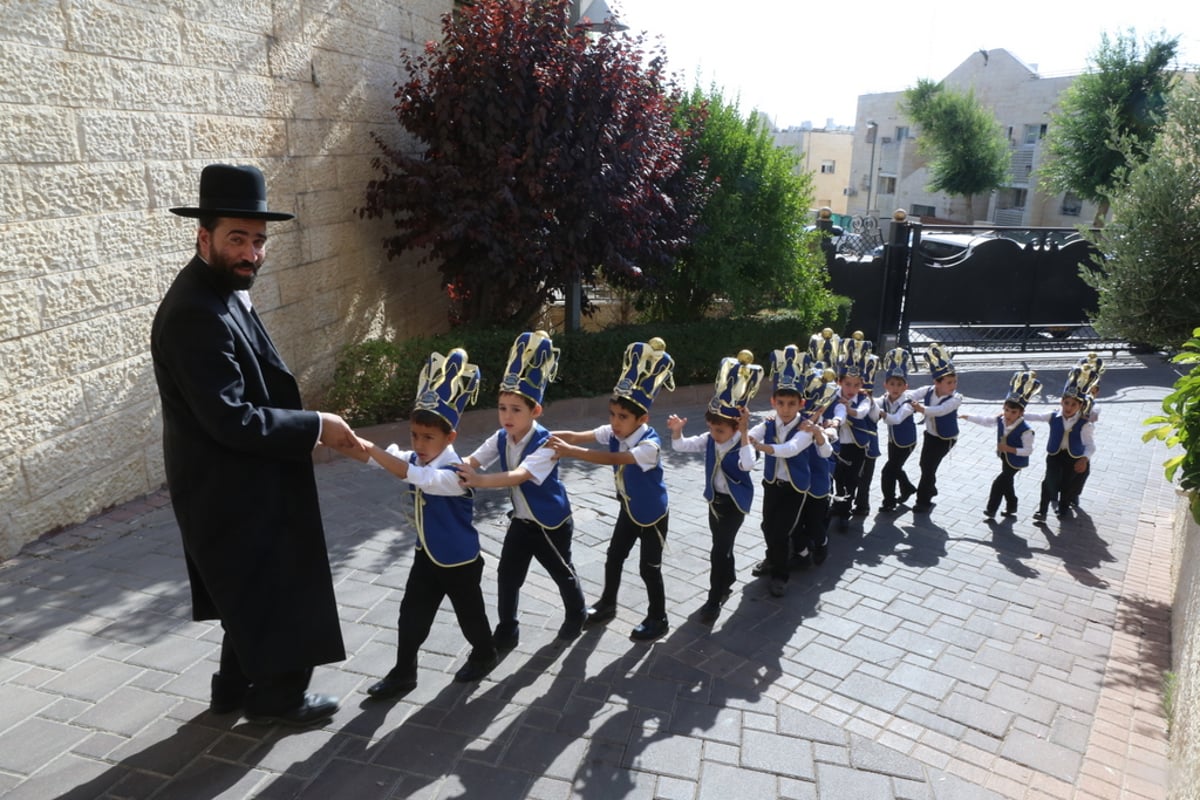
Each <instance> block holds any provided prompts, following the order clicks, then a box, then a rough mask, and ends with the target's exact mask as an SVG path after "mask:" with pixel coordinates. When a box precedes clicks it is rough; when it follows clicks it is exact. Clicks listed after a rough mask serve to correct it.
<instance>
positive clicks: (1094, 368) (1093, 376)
mask: <svg viewBox="0 0 1200 800" xmlns="http://www.w3.org/2000/svg"><path fill="white" fill-rule="evenodd" d="M1097 361H1099V359H1097ZM1101 363H1103V362H1101ZM1100 372H1101V367H1100V365H1099V364H1097V363H1095V362H1091V361H1088V360H1087V359H1086V358H1083V359H1080V362H1079V363H1078V364H1076V365H1075V366H1073V367H1071V371H1070V372H1068V373H1067V382H1066V384H1064V385H1063V391H1062V393H1063V397H1074V398H1075V399H1076V400H1078V401H1080V402H1084V401H1085V400H1087V398H1089V397H1091V395H1092V387H1094V386H1099V385H1100Z"/></svg>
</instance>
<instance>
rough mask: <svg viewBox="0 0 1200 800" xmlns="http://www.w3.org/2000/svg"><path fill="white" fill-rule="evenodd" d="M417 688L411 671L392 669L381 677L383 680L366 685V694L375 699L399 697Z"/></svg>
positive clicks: (415, 678) (415, 677) (415, 679)
mask: <svg viewBox="0 0 1200 800" xmlns="http://www.w3.org/2000/svg"><path fill="white" fill-rule="evenodd" d="M415 688H417V676H416V675H415V674H414V673H411V672H401V671H400V670H398V669H393V670H392V671H391V672H389V673H388V674H387V675H385V676H384V677H383V680H381V681H379V682H377V683H373V684H371V685H370V686H368V687H367V694H369V695H370V696H371V697H374V698H375V699H377V700H386V699H388V698H389V697H400V696H402V695H406V694H408V693H409V692H411V691H412V690H413V689H415Z"/></svg>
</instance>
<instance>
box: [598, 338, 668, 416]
mask: <svg viewBox="0 0 1200 800" xmlns="http://www.w3.org/2000/svg"><path fill="white" fill-rule="evenodd" d="M674 369H675V360H674V359H672V358H671V356H670V355H669V354H668V353H667V343H666V342H664V341H663V340H662V339H660V338H659V337H657V336H655V337H654V338H652V339H651V340H650V341H648V342H631V343H630V344H629V346H628V347H626V348H625V362H624V363H623V364H622V365H621V378H620V380H618V381H617V385H616V386H614V387H613V396H614V397H624V398H625V399H627V400H630V401H632V402H634V403H636V404H637V405H638V406H640V407H641V409H642V410H643V411H645V412H646V413H647V414H649V413H650V406H651V405H653V404H654V398H655V397H657V396H658V393H659V391H660V390H661V389H663V388H664V387H665V388H666V389H667V390H668V391H672V392H673V391H675V376H674V374H673V371H674Z"/></svg>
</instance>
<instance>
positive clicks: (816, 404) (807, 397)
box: [802, 364, 839, 418]
mask: <svg viewBox="0 0 1200 800" xmlns="http://www.w3.org/2000/svg"><path fill="white" fill-rule="evenodd" d="M838 391H839V390H838V385H837V374H836V373H835V372H834V371H833V370H832V369H830V368H829V367H823V366H821V365H820V364H816V365H814V366H812V367H811V368H810V369H809V370H808V372H807V373H805V375H804V384H803V392H802V393H803V395H804V410H805V413H807V414H808V415H809V416H810V417H814V418H815V417H819V416H821V415H822V414H824V413H825V409H827V408H829V407H830V406H831V405H833V402H834V400H836V399H837V396H838Z"/></svg>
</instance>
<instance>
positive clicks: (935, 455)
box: [911, 342, 962, 514]
mask: <svg viewBox="0 0 1200 800" xmlns="http://www.w3.org/2000/svg"><path fill="white" fill-rule="evenodd" d="M925 363H926V364H928V365H929V374H930V375H931V376H932V378H933V385H932V386H926V387H923V388H921V389H917V390H916V391H915V392H912V394H911V397H912V398H913V411H914V412H916V413H917V414H924V415H925V436H924V438H923V439H922V441H921V461H920V464H921V479H920V480H919V481H918V482H917V503H916V505H914V506H913V511H914V512H916V513H918V514H928V513H929V512H930V511H931V510H933V498H934V497H936V496H937V493H938V492H937V471H938V467H939V466H941V463H942V460H943V459H945V458H946V455H947V454H948V453H949V452H950V448H952V447H954V443H955V442H956V441H957V440H958V407H959V406H961V405H962V395H961V394H959V393H958V391H957V389H958V373H957V372H956V371H955V369H954V362H953V361H951V360H950V354H949V353H948V352H947V351H946V349H945V348H943V347H942V346H941V345H940V344H938V343H937V342H934V343H933V344H931V345H929V348H928V349H927V350H926V351H925Z"/></svg>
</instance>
